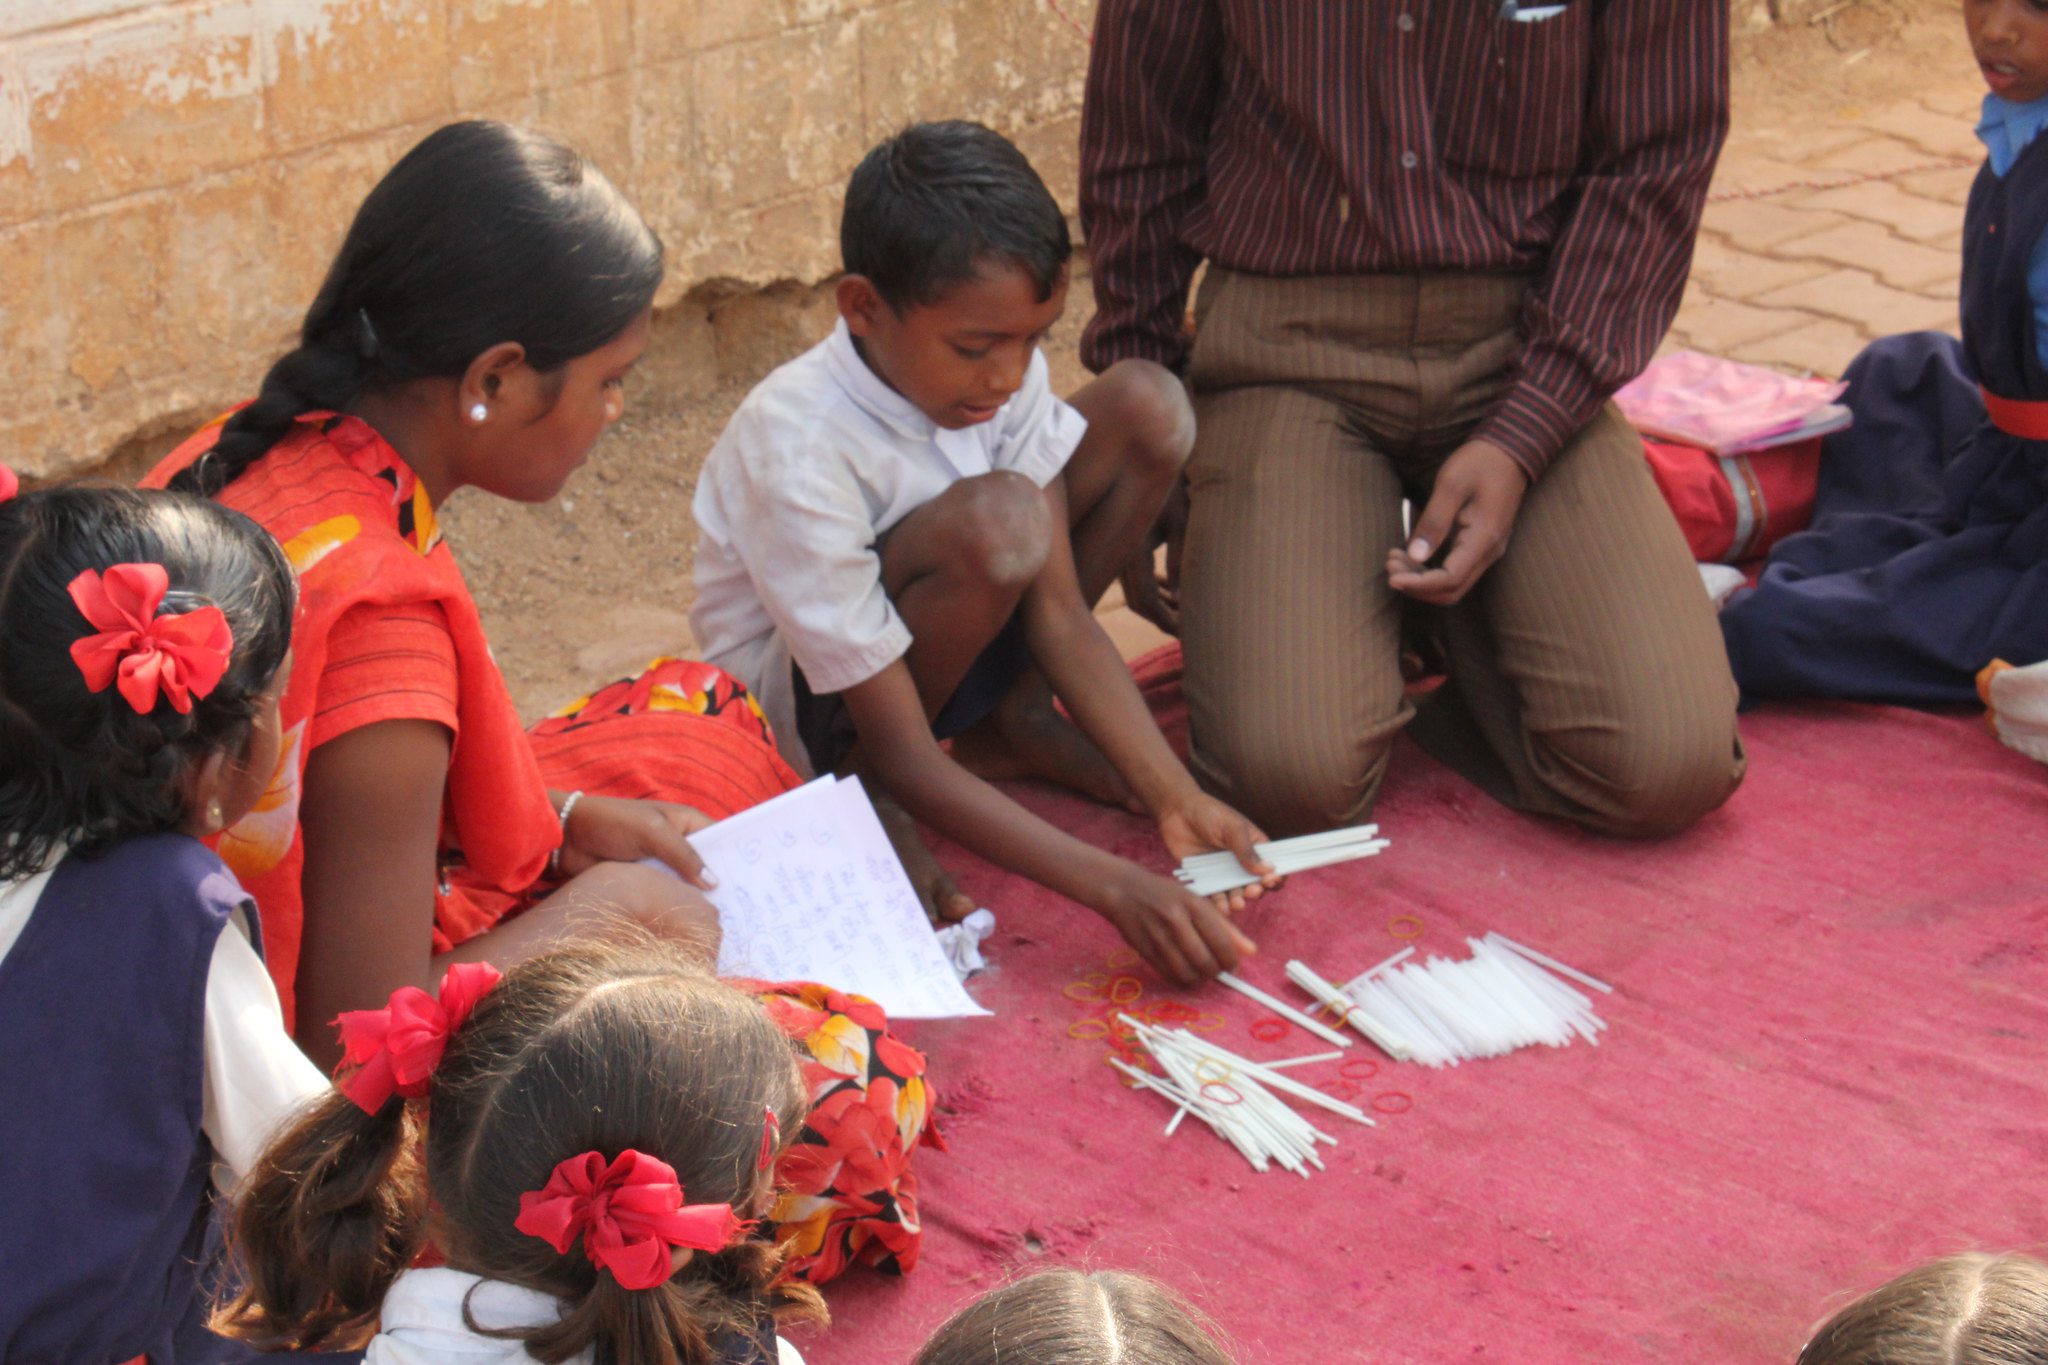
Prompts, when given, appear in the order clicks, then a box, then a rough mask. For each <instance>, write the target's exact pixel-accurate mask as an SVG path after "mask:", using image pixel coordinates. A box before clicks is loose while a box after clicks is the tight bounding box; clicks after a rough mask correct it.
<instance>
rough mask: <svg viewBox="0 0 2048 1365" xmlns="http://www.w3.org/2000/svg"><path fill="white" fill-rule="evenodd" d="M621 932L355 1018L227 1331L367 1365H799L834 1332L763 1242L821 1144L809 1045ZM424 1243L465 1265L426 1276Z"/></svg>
mask: <svg viewBox="0 0 2048 1365" xmlns="http://www.w3.org/2000/svg"><path fill="white" fill-rule="evenodd" d="M625 933H626V931H625V930H623V929H622V930H621V931H620V934H621V937H619V938H617V939H615V940H606V939H604V938H602V937H600V938H599V939H597V940H592V939H589V938H586V939H583V940H580V941H577V942H575V943H572V944H567V945H564V946H561V947H557V948H554V949H551V950H549V951H546V952H543V953H541V954H540V955H538V956H536V957H533V958H529V959H528V960H526V961H525V962H522V963H520V964H519V965H517V966H515V967H513V968H512V969H511V970H510V971H509V972H507V973H506V974H505V975H504V976H503V977H500V976H499V975H498V973H497V972H495V971H493V970H492V969H491V968H490V967H488V966H486V965H484V964H482V963H477V962H467V963H461V964H458V965H457V966H455V967H453V968H451V969H450V970H449V972H448V974H447V978H446V979H445V980H444V981H443V982H442V984H441V990H440V995H439V998H438V999H434V998H430V997H429V996H427V994H426V993H425V992H424V991H421V990H419V989H417V988H415V987H403V988H401V989H400V990H399V991H397V992H396V993H395V994H393V996H392V997H391V1004H390V1007H389V1008H388V1009H383V1010H363V1011H357V1012H352V1013H348V1014H343V1015H342V1016H341V1018H340V1019H339V1021H338V1022H339V1024H340V1026H341V1035H342V1045H343V1052H344V1057H343V1062H342V1071H341V1072H340V1073H339V1074H340V1079H339V1081H338V1083H337V1088H336V1090H335V1091H334V1092H333V1093H332V1094H330V1095H329V1096H328V1098H327V1099H326V1100H325V1101H324V1102H322V1103H320V1104H318V1105H317V1106H315V1107H314V1108H313V1109H311V1110H310V1111H308V1112H307V1113H306V1114H305V1115H303V1116H302V1117H301V1118H300V1119H299V1121H298V1122H297V1123H295V1124H294V1125H293V1126H292V1128H291V1129H290V1130H289V1131H288V1132H286V1133H285V1134H283V1135H282V1136H281V1137H279V1138H278V1140H277V1141H276V1143H275V1144H274V1145H273V1146H272V1147H271V1149H270V1150H269V1151H268V1152H267V1153H265V1155H264V1157H263V1159H262V1162H261V1164H260V1165H259V1167H258V1168H257V1170H256V1172H255V1173H254V1174H253V1175H252V1176H251V1177H250V1178H249V1180H248V1181H247V1183H246V1185H245V1187H244V1190H243V1193H242V1195H241V1198H240V1202H239V1204H238V1205H237V1208H236V1221H235V1237H234V1245H235V1247H236V1249H237V1252H238V1256H239V1260H238V1263H237V1268H238V1269H239V1270H242V1271H243V1272H244V1273H245V1275H246V1281H245V1284H244V1286H243V1288H242V1290H241V1292H240V1294H239V1296H238V1297H237V1298H236V1299H235V1300H234V1301H233V1302H232V1303H230V1304H229V1305H227V1306H226V1308H225V1309H224V1310H223V1313H222V1315H221V1318H220V1324H221V1326H222V1330H224V1331H228V1332H231V1333H234V1334H235V1335H237V1336H239V1337H241V1338H243V1339H245V1340H248V1341H249V1342H251V1343H252V1344H255V1345H259V1346H263V1347H267V1348H270V1349H277V1348H280V1347H286V1348H305V1347H309V1346H312V1347H319V1346H331V1347H337V1348H340V1347H348V1346H354V1345H358V1344H360V1343H361V1342H362V1339H363V1338H364V1337H367V1336H370V1335H371V1333H373V1332H374V1333H375V1336H374V1338H373V1339H371V1340H370V1342H369V1349H368V1351H367V1353H366V1355H365V1357H364V1360H365V1362H366V1365H536V1362H540V1361H553V1362H558V1365H593V1363H594V1362H602V1363H603V1365H613V1363H616V1365H778V1362H779V1365H802V1357H800V1356H798V1355H797V1354H796V1352H795V1351H794V1350H793V1349H792V1348H791V1347H790V1346H789V1345H788V1343H786V1342H784V1341H781V1340H780V1339H779V1338H778V1337H777V1335H776V1330H775V1329H776V1323H777V1321H778V1320H780V1319H789V1318H819V1317H822V1316H823V1312H822V1309H821V1305H820V1301H819V1298H818V1291H817V1290H815V1289H813V1288H811V1287H810V1286H809V1285H806V1284H795V1283H791V1284H785V1285H780V1286H778V1285H776V1284H775V1283H774V1282H775V1278H776V1275H777V1272H778V1270H779V1268H780V1265H781V1261H782V1252H781V1250H780V1249H779V1248H777V1247H775V1246H774V1245H772V1244H771V1243H769V1242H768V1241H766V1240H763V1239H761V1238H758V1237H755V1236H753V1235H752V1234H751V1229H752V1227H753V1222H752V1220H754V1219H756V1218H758V1217H759V1216H760V1214H761V1213H762V1212H763V1211H764V1210H765V1209H766V1208H767V1206H768V1205H769V1204H770V1202H772V1200H773V1197H774V1194H775V1183H776V1175H775V1172H776V1166H777V1162H778V1160H779V1158H781V1157H782V1155H783V1135H784V1134H792V1135H798V1134H802V1130H803V1123H804V1117H805V1101H804V1083H803V1079H802V1075H801V1073H800V1072H799V1071H798V1068H797V1058H796V1054H795V1052H794V1051H793V1050H792V1044H791V1043H790V1042H789V1041H788V1040H787V1039H786V1038H785V1037H784V1036H783V1034H782V1031H781V1030H780V1029H779V1028H777V1027H776V1025H775V1023H774V1022H773V1021H772V1020H771V1019H770V1018H769V1017H768V1014H767V1012H766V1011H765V1010H764V1009H763V1008H762V1007H761V1005H760V1004H759V1003H758V1002H756V1001H755V1000H754V999H752V998H751V997H750V996H747V995H745V994H743V993H742V992H740V991H738V990H735V989H734V988H733V987H731V986H728V985H726V984H724V983H723V982H720V981H717V980H714V979H713V978H712V977H711V976H710V975H709V973H707V972H706V971H705V970H704V968H703V967H702V966H701V965H699V964H698V963H697V962H696V960H695V959H693V958H692V957H690V956H689V955H688V954H687V952H685V951H684V950H683V949H681V948H680V947H678V946H675V945H666V946H665V945H663V944H661V943H659V942H658V941H656V940H654V939H653V938H652V937H645V938H626V937H623V935H624V934H625ZM422 1133H424V1136H422ZM808 1140H809V1135H808V1134H803V1135H801V1136H796V1137H795V1141H796V1142H799V1143H801V1142H805V1141H808ZM429 1191H431V1198H430V1196H429ZM429 1238H431V1239H432V1241H433V1243H434V1245H435V1246H436V1247H437V1248H438V1250H439V1251H440V1252H441V1253H442V1254H443V1255H444V1256H445V1258H446V1263H445V1264H443V1265H438V1266H433V1267H431V1268H427V1267H420V1266H418V1265H417V1264H416V1262H417V1261H418V1259H419V1254H420V1252H421V1250H422V1249H423V1248H424V1247H425V1246H426V1245H427V1243H428V1240H429Z"/></svg>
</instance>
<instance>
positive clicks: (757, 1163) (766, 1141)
mask: <svg viewBox="0 0 2048 1365" xmlns="http://www.w3.org/2000/svg"><path fill="white" fill-rule="evenodd" d="M763 1109H764V1111H765V1112H766V1114H767V1119H766V1120H765V1121H764V1122H763V1123H762V1124H761V1155H760V1156H758V1157H756V1158H755V1159H754V1169H755V1170H757V1171H765V1170H767V1169H768V1166H769V1163H771V1162H773V1161H774V1160H775V1140H776V1139H777V1138H779V1137H781V1136H782V1121H781V1120H780V1119H778V1118H776V1117H775V1106H774V1105H772V1104H770V1105H764V1106H763Z"/></svg>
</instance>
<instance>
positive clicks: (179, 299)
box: [0, 0, 1094, 476]
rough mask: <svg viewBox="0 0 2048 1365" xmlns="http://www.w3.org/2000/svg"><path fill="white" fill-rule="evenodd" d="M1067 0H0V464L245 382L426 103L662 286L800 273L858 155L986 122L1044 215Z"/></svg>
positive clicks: (48, 455)
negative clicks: (613, 190) (497, 149)
mask: <svg viewBox="0 0 2048 1365" xmlns="http://www.w3.org/2000/svg"><path fill="white" fill-rule="evenodd" d="M1093 10H1094V0H1056V2H1055V0H0V376H4V379H5V392H4V397H0V462H4V463H6V464H9V465H12V466H13V467H15V468H16V469H18V470H19V471H21V472H22V473H23V474H26V475H31V476H48V475H55V474H60V473H65V472H68V471H73V470H78V469H82V468H88V467H91V466H94V465H97V464H99V463H100V462H102V461H104V460H105V459H107V458H108V457H109V455H110V454H112V453H113V452H115V451H116V450H118V449H120V448H121V447H123V446H124V445H127V444H131V443H137V442H141V443H146V444H154V443H155V442H156V441H157V440H158V439H160V438H161V437H163V436H164V435H165V434H166V433H169V432H173V431H179V430H183V429H185V428H187V427H189V426H190V425H191V424H192V423H193V422H194V421H195V420H196V419H203V418H204V417H206V416H208V415H211V414H212V413H213V412H216V411H218V410H219V409H220V408H221V407H222V406H224V405H225V404H227V403H228V402H230V401H232V400H234V399H235V398H237V397H239V396H243V395H246V394H247V393H248V392H249V391H250V390H251V389H252V388H253V386H254V384H255V382H256V380H257V378H258V377H259V376H260V374H261V372H262V368H263V366H264V365H265V363H266V362H267V361H268V359H269V358H270V357H272V356H274V355H275V354H276V353H277V352H279V351H280V350H281V349H283V348H284V346H285V345H286V343H287V341H288V339H289V337H290V336H291V334H292V332H293V330H294V329H295V327H296V325H297V322H298V319H299V317H300V315H301V314H302V312H303V311H304V308H305V306H306V303H307V302H308V301H309V300H310V299H311V297H312V294H313V291H314V289H315V288H316V287H317V286H318V283H319V277H320V274H321V271H322V270H323V269H324V267H325V264H326V262H327V259H328V257H329V256H330V255H331V253H332V252H333V250H334V247H335V245H336V244H337V242H338V241H339V239H340V236H341V233H342V231H343V229H344V228H345V227H346V225H347V221H348V217H349V214H350V213H351V212H352V211H353V209H354V207H355V205H356V203H357V202H358V200H359V199H360V198H361V196H362V194H363V193H364V191H365V190H367V189H368V187H369V186H370V184H371V183H372V182H373V181H374V180H375V179H376V177H377V176H378V175H379V174H380V173H381V172H382V171H383V169H384V168H385V167H386V166H388V165H389V164H390V163H391V162H392V161H393V160H394V159H395V158H396V157H397V156H398V155H399V154H400V153H402V152H403V151H404V150H405V149H406V148H407V147H408V146H410V145H411V144H412V143H413V142H414V141H416V140H417V139H418V138H419V137H420V136H422V135H423V134H424V133H426V132H427V131H429V130H431V129H432V128H434V127H435V126H437V125H438V124H440V123H443V122H445V121H447V120H448V119H450V118H454V117H459V116H465V115H471V114H479V115H487V116H492V117H499V118H507V119H515V120H519V121H523V122H528V123H533V124H536V125H538V126H540V127H543V128H546V129H548V130H549V131H552V132H555V133H557V134H560V135H562V136H564V137H566V138H568V139H569V140H570V141H572V142H575V143H576V144H578V145H579V146H581V147H583V148H584V149H585V150H586V151H588V152H589V153H590V154H591V155H592V156H593V157H594V158H595V159H596V160H597V162H598V163H599V164H600V165H601V166H602V167H604V169H605V170H606V172H607V173H608V174H609V175H611V176H612V178H613V179H614V180H616V181H617V182H618V183H619V184H620V186H621V187H622V188H623V189H625V191H626V192H627V193H628V194H629V195H630V196H632V197H633V198H634V199H635V200H636V201H637V202H638V203H639V204H640V205H641V206H642V208H643V209H644V211H645V212H646V213H647V215H648V217H649V219H650V220H651V221H652V222H653V223H654V225H655V227H656V228H657V230H658V231H659V232H660V233H661V235H662V237H663V239H664V240H665V241H666V242H667V243H668V248H669V266H670V274H669V279H668V282H667V284H666V286H665V288H664V292H663V298H662V302H663V304H664V305H674V304H676V303H678V302H680V301H682V300H684V299H685V298H691V299H698V300H701V299H705V298H722V297H731V296H735V295H741V294H745V293H748V292H750V291H752V290H753V289H756V288H758V287H760V286H766V285H771V284H775V283H776V282H779V281H796V282H802V283H808V282H814V281H816V280H819V279H822V278H823V277H825V276H826V275H828V274H829V273H830V272H831V271H832V269H833V267H834V263H835V258H836V240H837V234H836V222H837V211H838V197H839V191H840V187H841V185H842V184H843V183H844V180H845V177H846V174H847V172H848V171H849V170H850V169H851V168H852V165H853V163H854V162H855V161H856V160H857V159H858V158H859V156H860V154H861V152H862V151H863V150H864V149H865V148H866V147H867V146H868V145H869V144H870V143H872V142H873V141H874V140H875V139H876V138H878V137H879V136H881V135H882V134H883V133H885V132H886V131H888V130H889V129H891V128H893V127H895V126H897V125H899V124H901V123H903V122H905V121H907V120H910V119H913V118H920V117H939V116H964V117H971V118H978V119H981V120H983V121H984V122H987V123H989V124H992V125H993V126H995V127H997V128H1000V129H1002V130H1003V131H1005V132H1006V133H1008V134H1009V135H1010V136H1012V137H1013V138H1015V139H1016V140H1017V141H1018V142H1019V143H1020V144H1021V145H1022V146H1023V147H1024V149H1025V151H1026V152H1028V153H1029V154H1030V155H1031V156H1032V158H1033V159H1034V160H1035V161H1036V162H1037V163H1038V165H1039V167H1040V169H1041V170H1042V171H1043V172H1044V174H1045V176H1046V178H1047V180H1048V181H1049V182H1050V183H1051V184H1052V185H1053V187H1054V189H1055V191H1056V192H1058V193H1059V194H1060V195H1061V196H1062V197H1063V199H1065V200H1066V201H1067V202H1069V203H1070V204H1071V199H1072V192H1073V182H1074V156H1075V154H1074V142H1075V138H1076V135H1077V131H1078V121H1079V111H1080V100H1081V84H1082V75H1083V70H1084V67H1085V63H1086V59H1087V57H1086V54H1087V48H1086V45H1085V44H1084V42H1083V40H1082V37H1081V34H1080V33H1079V32H1077V31H1076V28H1075V25H1076V24H1079V25H1086V24H1087V23H1088V22H1089V20H1090V19H1091V18H1092V16H1093Z"/></svg>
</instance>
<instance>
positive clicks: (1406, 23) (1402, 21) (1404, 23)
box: [1394, 14, 1415, 33]
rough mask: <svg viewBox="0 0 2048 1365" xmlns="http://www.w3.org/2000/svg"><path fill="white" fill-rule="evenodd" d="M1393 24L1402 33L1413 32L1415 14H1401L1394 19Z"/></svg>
mask: <svg viewBox="0 0 2048 1365" xmlns="http://www.w3.org/2000/svg"><path fill="white" fill-rule="evenodd" d="M1394 24H1395V26H1396V27H1398V28H1399V29H1400V30H1401V32H1403V33H1413V32H1415V16H1414V15H1412V14H1404V15H1402V16H1401V17H1400V18H1398V19H1396V20H1395V21H1394Z"/></svg>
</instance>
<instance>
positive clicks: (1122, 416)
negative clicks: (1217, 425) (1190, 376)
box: [1094, 360, 1195, 481]
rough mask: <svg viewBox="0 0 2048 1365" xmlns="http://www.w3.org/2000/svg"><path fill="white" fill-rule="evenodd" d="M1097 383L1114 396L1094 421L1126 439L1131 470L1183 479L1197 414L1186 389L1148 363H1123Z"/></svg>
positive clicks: (1165, 371)
mask: <svg viewBox="0 0 2048 1365" xmlns="http://www.w3.org/2000/svg"><path fill="white" fill-rule="evenodd" d="M1098 382H1099V383H1101V384H1104V385H1106V386H1107V387H1108V390H1109V392H1108V395H1107V396H1106V397H1105V399H1104V400H1103V404H1102V406H1101V407H1099V408H1098V409H1097V415H1096V417H1095V418H1094V420H1095V421H1096V422H1098V423H1100V424H1105V425H1109V426H1111V427H1113V429H1114V430H1116V431H1117V432H1119V433H1121V434H1122V435H1123V436H1124V437H1125V440H1126V442H1127V444H1128V448H1129V450H1130V464H1131V466H1132V468H1134V469H1135V470H1136V471H1137V472H1139V473H1142V474H1144V475H1145V476H1147V477H1148V478H1154V479H1158V480H1162V481H1170V480H1172V479H1175V478H1178V477H1179V476H1180V471H1181V469H1182V467H1183V466H1185V465H1186V464H1187V462H1188V456H1189V454H1190V453H1192V452H1193V450H1194V448H1195V409H1194V405H1193V404H1192V403H1190V402H1189V401H1188V391H1187V386H1186V385H1184V384H1182V383H1181V381H1180V380H1179V378H1178V377H1176V376H1175V375H1174V373H1173V371H1171V370H1169V369H1167V368H1166V367H1165V366H1163V365H1158V364H1155V363H1153V362H1152V361H1149V360H1119V361H1118V362H1117V363H1116V364H1114V365H1112V366H1110V367H1109V368H1108V369H1107V370H1104V371H1103V372H1102V378H1101V380H1099V381H1098Z"/></svg>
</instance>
